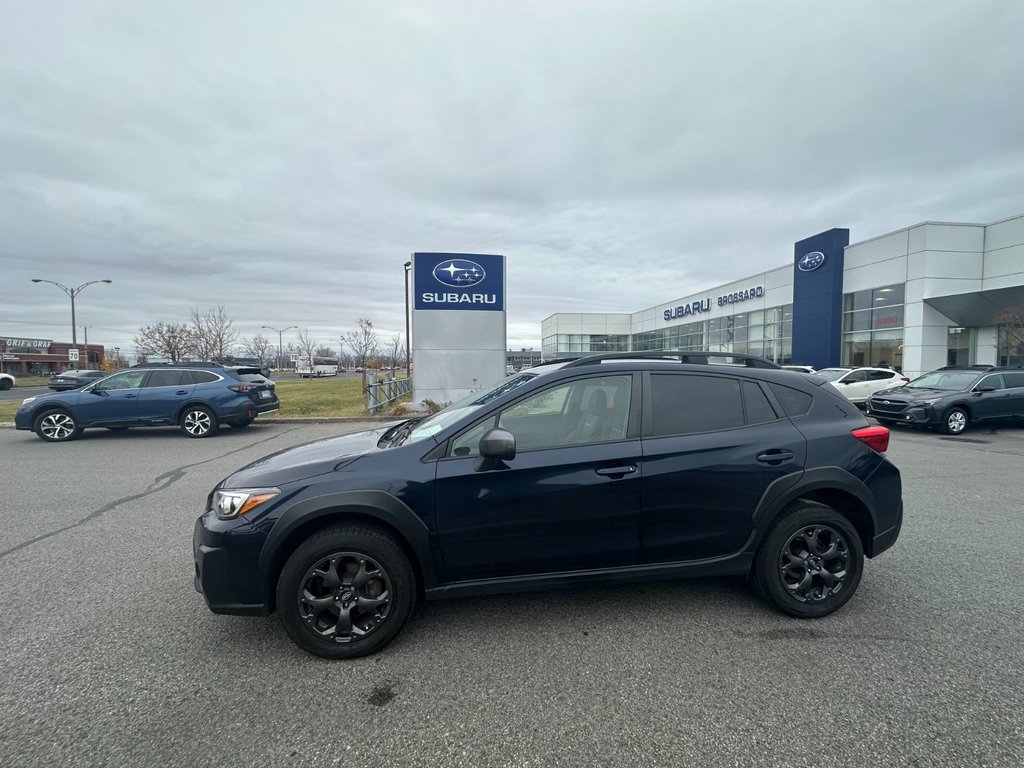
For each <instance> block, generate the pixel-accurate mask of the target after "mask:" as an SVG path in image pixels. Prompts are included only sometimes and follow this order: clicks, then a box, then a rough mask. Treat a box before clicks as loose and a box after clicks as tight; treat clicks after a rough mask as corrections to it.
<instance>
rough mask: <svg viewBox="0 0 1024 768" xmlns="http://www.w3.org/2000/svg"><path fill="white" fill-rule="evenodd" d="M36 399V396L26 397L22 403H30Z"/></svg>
mask: <svg viewBox="0 0 1024 768" xmlns="http://www.w3.org/2000/svg"><path fill="white" fill-rule="evenodd" d="M35 399H36V398H34V397H26V398H25V399H24V400H22V401H21V404H22V405H28V404H29V403H31V402H32V401H33V400H35Z"/></svg>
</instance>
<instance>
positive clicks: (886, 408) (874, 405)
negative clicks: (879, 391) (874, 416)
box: [870, 398, 907, 413]
mask: <svg viewBox="0 0 1024 768" xmlns="http://www.w3.org/2000/svg"><path fill="white" fill-rule="evenodd" d="M870 404H871V412H872V413H899V412H900V411H902V410H903V409H904V408H906V407H907V403H903V402H899V401H897V400H890V401H889V402H888V403H886V402H885V401H884V400H876V399H875V398H871V403H870Z"/></svg>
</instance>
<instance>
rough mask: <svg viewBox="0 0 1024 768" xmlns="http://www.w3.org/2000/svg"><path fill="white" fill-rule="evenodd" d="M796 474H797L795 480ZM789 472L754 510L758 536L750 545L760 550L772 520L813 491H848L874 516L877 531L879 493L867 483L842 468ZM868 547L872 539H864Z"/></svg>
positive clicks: (772, 485) (818, 468)
mask: <svg viewBox="0 0 1024 768" xmlns="http://www.w3.org/2000/svg"><path fill="white" fill-rule="evenodd" d="M794 475H797V476H796V478H795V480H794ZM794 475H786V476H785V477H780V478H779V479H778V480H776V481H775V482H773V483H772V484H771V485H769V486H768V487H767V488H766V489H765V492H764V494H763V495H762V496H761V500H760V502H758V505H757V509H756V510H755V511H754V518H753V524H754V530H755V535H754V537H753V541H752V542H751V545H750V548H751V549H752V550H754V549H757V547H758V546H760V544H761V540H762V539H763V538H764V533H765V530H766V529H767V527H768V526H769V525H770V524H771V521H772V520H774V519H775V517H776V516H777V515H778V514H779V513H780V512H782V510H784V509H785V508H786V507H788V506H789V505H790V504H792V503H793V502H794V501H796V500H797V499H799V498H801V497H803V496H806V495H808V494H810V493H812V492H813V491H818V490H828V491H841V492H844V493H846V494H848V495H850V496H852V497H854V498H855V499H857V501H859V502H860V504H861V506H863V507H864V510H865V511H866V512H867V515H868V517H869V518H870V522H871V526H872V528H873V529H874V530H875V531H877V528H878V521H877V519H876V518H875V511H874V510H875V504H876V502H875V495H874V494H873V493H872V492H871V489H870V488H868V487H867V486H866V485H865V484H864V483H863V482H861V481H860V480H858V479H857V478H856V477H854V476H853V475H851V474H850V473H849V472H847V471H846V470H845V469H841V468H840V467H815V468H813V469H808V470H805V471H804V472H803V473H802V474H798V473H794ZM864 545H865V548H867V547H868V546H870V539H869V540H868V541H866V542H864Z"/></svg>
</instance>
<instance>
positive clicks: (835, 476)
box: [193, 353, 903, 658]
mask: <svg viewBox="0 0 1024 768" xmlns="http://www.w3.org/2000/svg"><path fill="white" fill-rule="evenodd" d="M711 358H715V359H719V358H726V359H732V360H734V361H738V362H739V363H742V367H741V366H739V365H736V364H735V362H734V364H731V365H715V364H711ZM823 384H824V380H823V379H821V378H820V377H814V376H807V375H804V374H798V373H794V372H792V371H784V370H780V369H779V368H778V366H776V365H775V364H774V363H771V362H769V361H767V360H764V359H762V358H757V357H753V356H749V355H732V356H723V355H721V354H719V353H714V355H708V354H699V353H625V354H622V353H619V354H605V355H596V356H593V357H588V358H582V359H579V360H575V361H572V362H565V361H561V362H558V363H556V364H551V365H546V366H542V367H538V368H534V369H531V370H528V371H524V372H521V373H519V374H517V375H515V376H513V377H510V378H507V379H505V380H504V381H502V382H501V383H500V384H498V385H497V386H496V387H495V388H494V389H492V390H490V391H486V392H483V393H476V394H473V395H471V396H470V397H468V398H466V399H465V400H463V401H461V402H459V403H456V404H454V405H452V406H449V407H448V408H446V409H444V410H443V411H441V412H439V413H437V414H434V415H433V416H429V417H426V418H421V419H411V420H408V421H404V422H401V423H398V424H393V425H390V426H384V427H381V428H379V429H374V430H371V431H368V432H361V433H357V434H351V435H345V436H343V437H337V438H332V439H328V440H322V441H319V442H315V443H311V444H309V445H304V446H299V447H296V448H292V449H290V450H286V451H282V452H280V453H276V454H273V455H271V456H267V457H265V458H262V459H260V460H259V461H256V462H255V463H253V464H250V465H249V466H247V467H244V468H242V469H240V470H238V471H237V472H235V473H234V474H232V475H231V476H229V477H227V478H225V479H224V480H223V481H221V482H220V483H219V484H218V485H217V486H216V488H214V490H213V491H212V492H211V493H210V495H209V497H208V499H207V504H206V512H205V513H204V514H203V515H202V516H201V517H200V518H199V520H198V521H197V522H196V526H195V532H194V537H193V552H194V556H195V585H196V589H197V590H199V591H200V592H202V593H203V595H204V597H205V598H206V602H207V604H208V605H209V607H210V609H211V610H213V611H214V612H216V613H229V614H245V615H261V614H267V613H269V612H271V611H273V610H275V609H276V610H277V613H278V615H279V617H280V620H281V623H282V624H283V626H284V627H285V629H286V631H287V632H288V634H289V635H290V636H291V638H292V639H293V640H294V641H295V642H296V643H297V644H298V645H300V646H301V647H302V648H304V649H306V650H307V651H309V652H311V653H314V654H317V655H320V656H325V657H331V658H346V657H354V656H362V655H364V654H367V653H372V652H373V651H376V650H377V649H379V648H381V647H383V646H384V645H385V644H386V643H387V642H388V641H390V640H391V639H392V638H393V637H394V636H395V635H396V634H397V633H398V632H399V630H400V629H401V627H402V625H403V624H404V623H405V622H406V620H407V619H408V618H409V615H410V613H411V611H412V609H413V606H414V605H415V603H416V602H417V600H418V599H419V598H421V597H425V598H426V599H428V600H430V599H435V598H441V597H457V596H460V595H479V594H485V593H497V592H511V591H520V590H533V589H538V588H542V587H554V586H564V585H568V584H577V583H581V582H595V581H596V582H605V583H612V582H650V581H654V580H658V579H666V578H677V577H683V576H708V575H726V574H742V575H747V574H749V575H750V576H751V577H752V582H753V583H754V585H755V586H756V588H757V590H758V591H759V592H760V593H761V594H762V595H763V596H764V597H765V598H766V599H767V600H768V601H769V602H771V603H772V604H773V605H775V606H776V607H777V608H779V609H781V610H782V611H784V612H786V613H788V614H791V615H793V616H798V617H807V618H810V617H819V616H824V615H826V614H829V613H831V612H832V611H835V610H836V609H837V608H839V607H840V606H842V605H843V604H845V603H846V601H847V600H849V599H850V597H851V596H852V595H853V593H854V591H855V590H856V589H857V585H858V583H859V582H860V578H861V572H862V569H863V563H864V556H865V555H866V556H868V557H874V556H875V555H877V554H879V553H880V552H882V551H884V550H886V549H888V548H889V547H890V546H892V544H893V542H895V541H896V538H897V536H898V535H899V532H900V526H901V523H902V519H903V502H902V499H901V483H900V473H899V470H897V469H896V467H895V466H893V464H892V463H890V462H889V461H888V460H887V459H886V457H885V455H884V452H885V450H886V448H887V446H888V439H889V430H888V429H886V428H885V427H878V426H870V425H869V424H868V421H867V420H866V419H865V418H864V416H863V415H862V414H861V413H860V411H858V410H857V408H856V406H854V405H853V404H851V403H850V402H849V401H848V400H847V399H846V398H844V397H843V396H842V395H840V394H839V393H838V392H836V391H835V390H834V389H833V388H832V387H830V386H822V385H823ZM563 599H570V598H563Z"/></svg>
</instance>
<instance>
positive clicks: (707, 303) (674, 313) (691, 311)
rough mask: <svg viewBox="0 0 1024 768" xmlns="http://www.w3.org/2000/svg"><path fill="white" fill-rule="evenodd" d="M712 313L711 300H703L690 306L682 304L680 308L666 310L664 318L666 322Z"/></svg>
mask: <svg viewBox="0 0 1024 768" xmlns="http://www.w3.org/2000/svg"><path fill="white" fill-rule="evenodd" d="M710 311H711V299H701V300H700V301H694V302H692V303H690V304H680V305H679V306H678V307H672V309H666V310H665V312H664V317H665V319H666V320H675V319H676V318H679V317H689V316H690V315H697V314H700V313H701V312H710Z"/></svg>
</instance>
